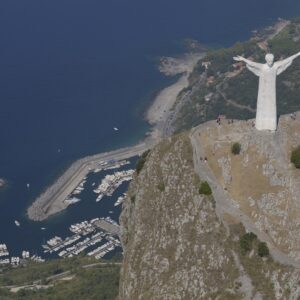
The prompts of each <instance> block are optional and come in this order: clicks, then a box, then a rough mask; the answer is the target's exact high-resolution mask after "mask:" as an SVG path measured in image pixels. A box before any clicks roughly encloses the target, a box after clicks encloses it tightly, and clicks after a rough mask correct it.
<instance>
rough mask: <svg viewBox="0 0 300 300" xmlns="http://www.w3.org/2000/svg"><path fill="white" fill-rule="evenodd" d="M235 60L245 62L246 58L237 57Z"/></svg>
mask: <svg viewBox="0 0 300 300" xmlns="http://www.w3.org/2000/svg"><path fill="white" fill-rule="evenodd" d="M233 59H234V60H235V61H245V58H244V57H243V56H240V55H238V56H235V57H234V58H233Z"/></svg>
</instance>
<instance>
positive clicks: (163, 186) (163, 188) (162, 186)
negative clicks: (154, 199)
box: [157, 182, 165, 192]
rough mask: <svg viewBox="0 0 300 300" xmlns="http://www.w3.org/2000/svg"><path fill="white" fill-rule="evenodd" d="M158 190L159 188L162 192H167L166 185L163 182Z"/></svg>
mask: <svg viewBox="0 0 300 300" xmlns="http://www.w3.org/2000/svg"><path fill="white" fill-rule="evenodd" d="M157 188H158V189H159V190H160V191H161V192H163V191H164V190H165V184H164V183H163V182H160V183H159V184H158V186H157Z"/></svg>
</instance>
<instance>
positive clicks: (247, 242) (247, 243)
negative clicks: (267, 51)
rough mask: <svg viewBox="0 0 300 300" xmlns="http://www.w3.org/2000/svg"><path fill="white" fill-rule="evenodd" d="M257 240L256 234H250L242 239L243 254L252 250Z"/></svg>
mask: <svg viewBox="0 0 300 300" xmlns="http://www.w3.org/2000/svg"><path fill="white" fill-rule="evenodd" d="M256 239H257V236H256V234H254V233H253V232H248V233H246V234H244V235H243V236H242V237H241V238H240V247H241V250H242V253H243V254H246V252H249V251H251V250H252V243H253V241H254V240H256Z"/></svg>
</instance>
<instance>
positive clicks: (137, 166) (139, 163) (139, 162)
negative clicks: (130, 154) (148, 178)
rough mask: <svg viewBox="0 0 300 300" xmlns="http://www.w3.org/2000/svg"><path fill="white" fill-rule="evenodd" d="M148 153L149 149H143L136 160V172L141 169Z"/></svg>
mask: <svg viewBox="0 0 300 300" xmlns="http://www.w3.org/2000/svg"><path fill="white" fill-rule="evenodd" d="M149 153H150V150H147V151H145V152H144V153H143V154H142V155H141V157H140V158H139V160H138V161H137V163H136V172H137V174H139V173H140V172H141V170H142V169H143V167H144V164H145V162H146V159H147V156H148V154H149Z"/></svg>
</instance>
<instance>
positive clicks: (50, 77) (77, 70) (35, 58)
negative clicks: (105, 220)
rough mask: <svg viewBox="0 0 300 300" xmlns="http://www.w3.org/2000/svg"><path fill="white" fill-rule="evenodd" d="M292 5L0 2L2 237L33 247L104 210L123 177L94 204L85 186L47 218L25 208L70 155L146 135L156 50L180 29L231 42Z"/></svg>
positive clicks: (285, 0) (158, 78) (209, 41)
mask: <svg viewBox="0 0 300 300" xmlns="http://www.w3.org/2000/svg"><path fill="white" fill-rule="evenodd" d="M296 15H300V2H299V0H244V1H241V0H227V1H224V0H185V1H182V0H181V1H180V0H164V1H161V0H159V1H158V0H152V1H143V0H110V1H101V0H98V1H95V0H84V1H83V0H73V1H70V0H68V1H67V0H59V1H58V0H44V1H40V0H39V1H38V0H26V1H20V0H1V2H0V105H1V106H0V177H3V178H5V179H7V180H8V182H9V185H8V187H7V188H6V189H4V190H2V191H1V192H0V243H6V244H7V245H8V247H9V250H10V252H11V254H15V255H20V252H21V250H22V249H28V250H30V251H31V252H34V253H40V252H41V248H40V245H41V244H42V243H43V241H44V240H45V239H48V238H49V237H51V236H54V235H62V236H63V235H66V234H67V231H68V226H69V225H70V224H71V223H74V222H77V221H82V220H84V219H91V218H93V217H95V216H96V215H99V216H105V215H107V214H108V211H109V210H110V209H111V208H112V206H113V205H112V204H113V201H114V200H115V198H116V197H117V196H118V195H119V194H120V193H122V192H124V191H125V190H126V188H127V186H126V185H124V186H122V188H121V190H119V191H118V193H117V194H116V195H115V196H114V197H113V199H105V201H106V202H103V203H101V204H96V203H95V201H94V199H93V196H92V195H89V194H88V192H86V194H85V195H83V196H82V199H83V200H82V202H80V203H79V204H75V205H74V206H72V207H70V208H68V209H67V210H66V211H65V212H63V213H61V214H59V215H57V216H55V217H53V218H51V219H50V220H48V221H46V222H41V223H34V222H30V221H29V220H28V219H27V218H26V208H27V207H28V206H29V205H30V203H31V202H32V201H33V200H34V199H35V197H36V196H37V195H39V194H40V193H41V192H42V191H43V190H44V189H45V188H46V187H47V185H49V184H50V183H51V182H53V181H54V180H55V178H56V177H57V175H59V174H60V173H61V172H62V170H64V169H65V168H66V167H67V166H68V165H69V164H70V163H72V162H73V161H74V160H76V159H77V158H80V157H83V156H86V155H90V154H94V153H99V152H102V151H106V150H112V149H116V148H118V147H121V146H125V145H131V144H134V143H136V142H137V141H138V140H140V139H142V138H143V136H144V134H145V133H146V131H147V130H148V129H149V126H148V124H147V123H146V122H145V121H144V119H143V116H144V112H145V109H146V107H147V106H149V104H150V103H151V101H152V100H153V98H154V96H155V94H156V93H157V92H158V91H159V90H160V89H162V88H163V87H165V86H167V85H168V84H170V82H171V81H172V79H170V78H165V77H164V76H163V75H162V74H160V73H159V72H158V71H157V64H158V61H159V58H160V57H161V56H165V55H178V54H181V53H183V52H184V50H185V49H184V47H183V44H184V43H183V41H184V40H185V39H187V38H193V39H196V40H198V41H199V42H200V43H202V44H205V45H210V46H229V45H231V44H233V43H235V42H236V41H243V40H246V39H248V38H249V36H250V35H251V31H252V30H254V29H257V28H261V27H263V26H266V25H269V24H272V22H274V21H275V20H276V19H277V18H278V17H291V16H296ZM113 127H118V128H119V129H120V130H119V131H118V132H116V131H114V130H113ZM132 164H134V161H132ZM98 180H99V178H98ZM27 183H30V188H29V189H27V187H26V184H27ZM109 201H110V202H109ZM119 213H120V209H118V210H116V211H115V212H114V214H112V216H114V218H115V219H116V220H117V219H118V216H119ZM14 220H19V221H20V222H21V226H20V227H16V226H15V224H14ZM41 227H46V228H47V230H45V231H41V230H40V228H41Z"/></svg>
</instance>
